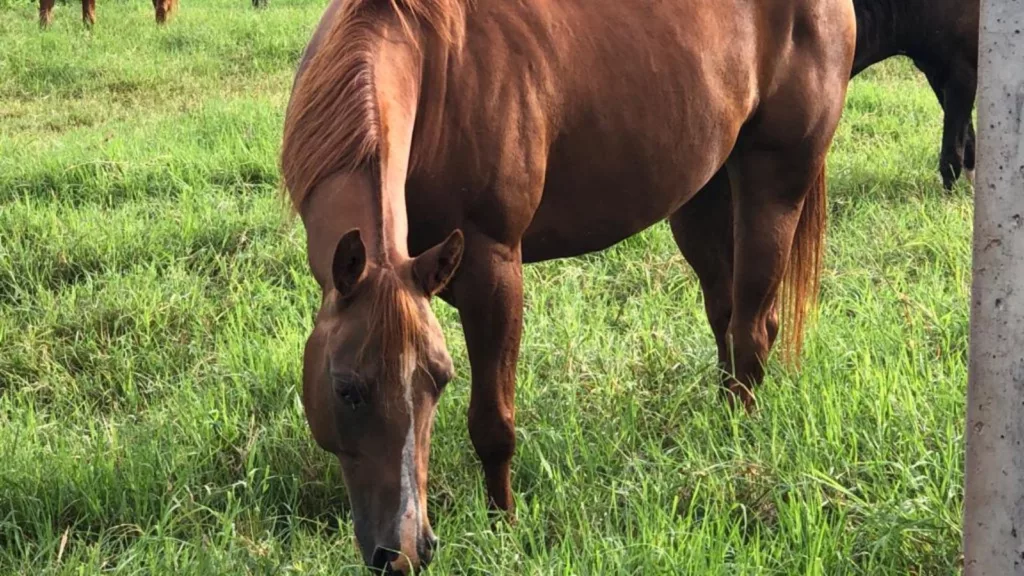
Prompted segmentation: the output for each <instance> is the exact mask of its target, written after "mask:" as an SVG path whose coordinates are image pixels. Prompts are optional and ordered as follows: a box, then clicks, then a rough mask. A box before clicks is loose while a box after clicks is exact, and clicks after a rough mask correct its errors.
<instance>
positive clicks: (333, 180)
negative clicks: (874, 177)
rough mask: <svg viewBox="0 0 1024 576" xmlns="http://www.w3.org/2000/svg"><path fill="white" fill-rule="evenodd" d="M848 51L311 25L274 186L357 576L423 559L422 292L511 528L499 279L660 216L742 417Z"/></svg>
mask: <svg viewBox="0 0 1024 576" xmlns="http://www.w3.org/2000/svg"><path fill="white" fill-rule="evenodd" d="M854 41H855V22H854V14H853V7H852V5H851V4H850V3H849V2H848V1H846V0H677V1H673V2H647V1H641V0H559V1H557V2H556V1H553V0H522V1H519V2H471V1H469V0H395V1H385V0H334V1H333V2H332V3H331V4H330V6H329V7H328V9H327V11H326V13H325V15H324V17H323V19H322V20H321V23H320V25H319V27H318V29H317V30H316V32H315V33H314V36H313V39H312V40H311V42H310V44H309V45H308V47H307V49H306V53H305V55H304V56H303V59H302V61H301V63H300V65H299V70H298V73H297V74H296V78H295V82H294V85H293V89H292V96H291V100H290V102H289V104H288V109H287V113H286V118H285V126H284V141H283V146H282V153H281V167H282V173H283V177H284V182H285V185H286V187H287V189H288V191H289V195H290V199H291V202H292V204H293V206H294V208H295V209H296V211H297V212H298V213H299V215H300V217H301V219H302V222H303V225H304V227H305V230H306V234H307V249H308V258H309V265H310V268H311V270H312V274H313V276H314V278H315V279H316V281H317V282H318V283H319V285H320V287H321V289H322V299H321V303H320V309H319V312H318V313H317V316H316V319H315V324H314V327H313V331H312V333H311V334H310V336H309V339H308V340H307V342H306V347H305V353H304V363H303V393H302V400H303V405H304V407H305V411H306V418H307V420H308V422H309V425H310V429H311V431H312V435H313V437H314V438H315V440H316V442H317V443H318V444H319V445H320V446H321V447H322V448H324V449H325V450H328V451H330V452H332V453H334V454H336V455H337V457H338V459H339V461H340V464H341V468H342V471H343V475H344V480H345V484H346V486H347V488H348V494H349V498H350V501H351V513H352V520H353V525H354V528H355V534H356V539H357V541H358V544H359V547H360V550H361V553H362V556H363V559H364V560H365V562H366V563H367V564H368V565H370V566H371V567H375V568H378V569H383V570H385V571H391V572H398V573H401V572H408V571H410V570H412V569H415V568H417V567H421V566H423V565H425V564H426V563H427V562H429V560H430V559H431V556H432V554H433V552H434V547H435V544H436V538H435V537H434V534H433V532H432V530H431V527H430V522H429V521H428V518H427V508H426V503H427V465H428V460H429V450H430V434H431V428H432V422H433V417H434V412H435V407H436V405H437V402H438V399H439V398H440V396H441V393H442V392H443V390H444V388H445V385H446V384H447V383H448V381H449V380H450V379H451V378H452V374H453V366H452V360H451V358H450V356H449V354H448V351H447V347H446V344H445V341H444V338H443V336H442V333H441V330H440V327H439V326H438V323H437V320H436V318H435V317H434V314H433V313H432V312H431V308H430V299H431V298H432V297H434V296H439V297H440V298H442V299H443V300H445V301H446V302H448V303H450V304H451V305H453V306H455V307H456V308H457V309H458V312H459V315H460V318H461V321H462V329H463V333H464V336H465V338H466V344H467V349H468V353H469V361H470V368H471V380H472V383H471V386H472V393H471V399H470V406H469V415H468V423H469V432H470V437H471V439H472V442H473V445H474V447H475V449H476V452H477V454H478V456H479V458H480V460H481V463H482V465H483V472H484V480H485V484H486V489H487V496H488V501H489V504H490V506H491V507H492V508H494V509H497V510H501V511H507V512H511V511H512V509H513V495H512V491H511V486H510V483H509V480H510V465H511V460H512V456H513V452H514V449H515V444H516V440H515V428H514V422H515V405H514V398H515V373H516V363H517V360H518V355H519V343H520V337H521V332H522V326H523V282H522V265H523V264H524V263H528V262H536V261H541V260H548V259H554V258H563V257H571V256H576V255H580V254H585V253H588V252H594V251H598V250H602V249H604V248H607V247H609V246H612V245H613V244H615V243H617V242H619V241H621V240H623V239H625V238H628V237H630V236H632V235H634V234H636V233H638V232H640V231H642V230H644V229H646V228H648V227H650V226H652V225H653V224H655V223H657V222H659V221H662V220H665V219H667V220H668V221H669V222H670V224H671V228H672V232H673V235H674V237H675V240H676V243H677V244H678V246H679V248H680V250H681V251H682V253H683V255H684V256H685V258H686V260H687V261H688V262H689V263H690V265H691V266H692V267H693V268H694V270H695V271H696V274H697V276H698V278H699V280H700V283H701V286H702V289H703V293H704V297H705V306H706V311H707V315H708V319H709V321H710V324H711V329H712V332H713V334H714V337H715V341H716V344H717V348H718V360H719V363H720V365H721V367H722V374H723V378H722V381H723V384H724V387H723V389H724V390H726V391H727V392H726V394H727V395H728V396H729V398H730V399H734V400H738V401H740V402H742V403H743V404H744V405H746V406H747V407H748V408H752V407H753V405H754V404H753V403H754V396H753V394H752V391H751V389H752V387H753V386H754V385H756V384H758V383H760V382H761V380H762V379H763V377H764V363H765V361H766V359H767V358H768V354H769V351H770V350H771V349H772V347H773V344H774V342H775V340H776V336H777V335H778V333H779V328H780V319H781V326H782V330H783V331H782V334H781V338H780V340H781V342H782V343H783V344H784V345H785V346H784V348H785V349H786V350H788V351H789V352H790V353H791V354H790V357H791V358H795V357H796V355H797V354H799V348H800V342H801V335H802V325H803V322H804V318H805V315H806V313H807V312H808V308H809V307H810V306H811V305H812V304H813V300H814V298H815V294H816V291H817V282H818V278H819V274H820V266H821V250H822V242H823V235H824V228H825V215H826V210H825V176H824V170H825V157H826V154H827V151H828V148H829V146H830V143H831V141H832V137H833V134H834V132H835V129H836V126H837V123H838V122H839V118H840V114H841V112H842V108H843V101H844V98H845V95H846V86H847V83H848V79H849V73H850V68H851V65H852V62H853V52H854ZM777 304H778V305H777ZM777 311H778V313H777ZM780 317H781V318H780Z"/></svg>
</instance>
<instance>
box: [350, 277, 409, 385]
mask: <svg viewBox="0 0 1024 576" xmlns="http://www.w3.org/2000/svg"><path fill="white" fill-rule="evenodd" d="M366 281H367V283H368V285H367V286H365V287H363V290H365V291H366V294H367V297H368V298H370V299H371V300H370V307H369V312H368V317H367V319H366V324H367V326H368V327H369V330H368V333H367V335H366V338H364V340H363V345H362V347H361V349H360V351H359V355H358V361H359V362H360V363H363V362H376V363H378V364H379V369H380V372H379V376H378V379H379V381H380V382H397V381H401V383H402V385H404V386H407V385H408V384H409V383H408V382H406V380H407V379H408V378H409V377H410V376H411V374H409V372H411V370H409V368H408V366H407V364H408V363H415V362H416V360H417V358H416V356H417V353H418V351H419V350H420V348H421V340H422V338H423V331H421V330H419V322H420V315H419V312H418V309H417V305H416V302H415V301H414V300H413V297H412V295H411V294H410V293H409V291H408V290H407V289H406V288H405V286H404V284H403V282H402V280H401V278H400V277H399V276H398V274H397V273H395V271H394V270H391V269H383V270H381V271H380V272H379V273H378V274H375V275H373V276H370V277H368V278H367V280H366ZM372 345H375V346H372ZM369 354H373V355H374V357H373V358H368V355H369Z"/></svg>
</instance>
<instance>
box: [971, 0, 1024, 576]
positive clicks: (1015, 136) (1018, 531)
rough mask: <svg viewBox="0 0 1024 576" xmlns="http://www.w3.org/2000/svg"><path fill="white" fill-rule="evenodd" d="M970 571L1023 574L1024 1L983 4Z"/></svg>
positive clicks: (979, 575) (991, 575) (990, 575)
mask: <svg viewBox="0 0 1024 576" xmlns="http://www.w3.org/2000/svg"><path fill="white" fill-rule="evenodd" d="M979 52H980V54H979V60H978V66H979V78H978V79H979V82H978V87H979V93H978V148H977V158H978V160H977V165H978V171H977V179H976V186H975V197H974V282H973V286H972V289H971V342H970V368H969V370H968V385H967V462H966V471H965V486H964V574H965V575H967V576H1012V575H1024V0H982V2H981V47H980V51H979Z"/></svg>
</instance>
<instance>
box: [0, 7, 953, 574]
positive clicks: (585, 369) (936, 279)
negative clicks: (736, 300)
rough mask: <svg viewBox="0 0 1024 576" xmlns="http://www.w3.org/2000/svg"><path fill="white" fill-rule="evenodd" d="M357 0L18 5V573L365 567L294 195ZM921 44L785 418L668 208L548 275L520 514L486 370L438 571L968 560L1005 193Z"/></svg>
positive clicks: (1, 262) (856, 206)
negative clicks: (746, 380) (709, 293)
mask: <svg viewBox="0 0 1024 576" xmlns="http://www.w3.org/2000/svg"><path fill="white" fill-rule="evenodd" d="M324 4H325V3H324V2H321V1H318V2H313V1H310V0H289V1H287V2H284V1H280V2H276V3H274V2H271V4H270V7H269V9H267V10H260V11H256V10H253V9H252V8H251V5H250V3H249V2H248V1H244V0H194V1H193V2H185V3H183V4H182V5H181V6H180V10H179V11H178V13H177V14H176V15H175V17H174V19H173V20H172V21H171V22H170V23H169V25H168V26H166V27H163V28H158V27H156V26H154V25H153V22H152V19H153V16H152V6H151V4H150V3H149V2H145V1H133V2H127V1H119V0H100V2H99V3H98V4H97V11H98V16H97V25H96V27H95V28H94V29H93V30H92V31H91V32H88V31H86V30H84V29H83V27H82V24H81V21H80V19H79V17H78V6H77V5H76V4H60V5H58V7H57V9H56V12H55V18H54V24H53V26H52V27H51V28H50V29H49V30H48V31H46V32H40V30H39V28H38V24H37V12H36V5H34V4H30V3H27V2H21V1H19V2H13V1H11V0H0V574H93V573H98V572H111V573H118V574H136V573H138V574H200V573H202V574H205V573H210V574H271V573H273V574H278V573H294V574H307V573H308V574H337V573H339V572H341V573H352V574H361V573H363V571H364V569H363V568H362V567H361V560H360V558H359V556H358V553H357V551H356V548H355V546H354V545H353V542H352V531H351V526H350V523H349V519H348V517H347V510H346V508H347V500H346V496H345V491H344V486H343V484H342V481H341V478H340V472H339V470H338V467H337V463H336V462H335V461H334V460H333V457H330V456H329V455H328V454H326V453H324V452H322V451H320V449H319V448H317V447H316V446H315V444H314V443H313V440H312V438H311V437H310V434H309V431H308V428H307V425H306V422H305V420H304V418H303V414H302V408H301V404H300V402H299V397H298V389H299V384H300V382H299V379H300V373H301V364H300V362H301V360H300V358H301V350H302V345H303V342H304V340H305V338H306V336H307V334H308V331H309V328H310V326H311V323H312V314H313V313H314V310H315V307H316V306H317V304H318V299H319V290H318V287H317V286H316V283H315V282H314V280H313V279H312V277H311V275H310V274H309V271H308V267H307V264H306V252H305V237H304V234H303V233H302V230H301V226H300V224H299V223H298V221H297V220H291V219H289V218H288V212H287V208H286V204H285V203H284V202H283V201H282V199H281V198H280V195H279V193H278V170H277V153H278V149H279V145H280V140H281V126H282V121H283V111H284V107H285V104H286V102H287V97H288V90H289V88H290V86H291V82H292V77H293V73H294V67H295V66H296V64H297V62H298V59H299V56H300V54H301V52H302V49H303V47H304V45H305V42H306V41H307V39H308V38H309V35H310V33H311V31H312V29H313V26H314V25H315V23H316V21H317V20H318V18H319V16H320V14H321V11H322V9H323V6H324ZM940 133H941V112H940V110H939V107H938V104H937V103H936V101H935V98H934V96H933V95H932V93H931V91H930V90H929V89H928V86H927V84H926V83H925V80H924V78H923V77H922V76H920V75H919V74H918V73H917V72H915V71H913V69H912V68H911V67H910V66H909V64H908V63H907V62H901V61H897V62H889V63H886V64H885V65H882V66H879V67H876V68H873V69H871V70H869V71H867V72H865V73H864V74H862V75H861V76H859V77H858V78H857V80H855V81H854V82H853V83H852V85H851V88H850V93H849V97H848V100H847V106H846V111H845V113H844V117H843V121H842V123H841V125H840V129H839V132H838V135H837V138H836V141H835V144H834V146H833V152H832V154H831V156H830V159H829V179H830V182H829V189H830V208H829V214H830V227H829V232H828V242H827V252H826V261H825V266H826V270H825V275H824V277H823V281H822V284H823V286H822V294H821V303H820V307H819V312H818V315H817V317H816V320H815V322H814V323H813V325H812V327H811V329H810V331H809V333H808V337H807V342H806V348H805V354H804V359H803V365H802V368H801V370H799V371H796V370H790V369H787V368H784V367H783V366H782V365H781V364H780V363H779V362H778V361H775V360H773V361H772V362H771V363H770V365H769V369H768V376H767V378H766V380H765V385H764V386H763V387H762V388H761V389H760V391H759V401H760V405H761V410H760V412H759V413H758V414H756V415H754V416H753V417H748V416H745V415H741V414H735V415H734V414H731V413H729V412H728V411H727V410H726V409H725V406H724V404H723V402H722V401H721V399H720V397H719V393H718V388H717V374H716V372H715V367H714V358H715V347H714V341H713V339H712V336H711V332H710V329H709V327H708V325H707V321H706V320H705V317H704V311H703V305H702V301H701V296H700V290H699V287H698V285H697V281H696V278H695V277H694V275H693V273H692V272H691V271H690V270H689V268H688V267H687V265H686V264H685V262H684V261H683V259H682V257H681V256H680V255H679V253H678V250H677V249H676V247H675V245H674V243H673V242H672V239H671V234H670V232H669V230H668V227H667V225H664V224H662V225H658V226H657V227H655V228H653V229H651V230H649V231H647V232H645V233H644V234H642V235H640V236H637V237H635V238H633V239H631V240H629V241H627V242H625V243H623V244H621V245H619V246H617V247H615V248H613V249H611V250H609V251H607V252H605V253H602V254H597V255H592V256H588V257H585V258H580V259H574V260H566V261H560V262H553V263H547V264H542V265H535V266H531V267H528V268H527V272H526V278H525V283H526V317H525V333H524V337H523V344H522V354H521V359H520V367H519V387H518V398H517V406H518V411H517V425H518V439H519V448H518V452H517V456H516V459H515V461H514V469H513V488H514V489H515V491H516V497H517V498H518V523H517V524H516V525H515V526H508V525H505V524H499V525H498V526H496V527H494V528H493V529H492V526H491V524H490V522H489V520H488V517H487V514H486V507H485V501H484V495H483V484H482V480H481V472H480V469H479V466H478V465H477V461H476V457H475V455H474V453H473V449H472V446H471V445H470V442H469V438H468V434H467V432H466V417H465V412H466V407H467V401H468V388H469V386H468V380H467V377H468V362H467V359H466V354H465V344H464V341H463V339H462V334H461V331H460V330H459V325H458V319H457V315H456V314H455V312H454V310H453V309H451V308H448V307H447V306H446V305H445V304H443V303H441V302H437V303H436V304H435V309H436V311H437V314H438V317H439V319H440V320H441V323H442V326H443V327H444V330H445V333H446V336H447V339H448V344H449V349H450V350H451V353H452V356H453V358H454V360H455V365H456V369H457V376H456V378H455V380H454V381H453V382H452V383H451V384H450V385H449V386H448V390H447V392H446V393H445V395H444V397H443V398H442V400H441V405H440V408H439V412H438V417H437V421H436V424H435V431H434V440H433V450H432V464H431V479H430V494H431V501H430V508H431V512H432V515H433V516H434V517H435V518H437V520H435V522H434V523H433V524H434V529H435V531H436V532H437V534H438V536H439V537H440V538H441V541H442V545H441V548H440V551H439V553H438V555H437V557H436V559H435V561H434V563H433V564H432V565H431V569H430V573H437V574H579V575H590V574H670V573H672V574H780V575H781V574H785V575H788V574H809V575H810V574H813V575H830V576H831V575H840V574H870V575H875V574H894V575H895V574H899V575H903V574H922V575H923V574H929V575H930V574H950V573H955V572H956V571H957V569H958V567H959V560H960V552H959V548H960V531H961V530H960V522H961V515H962V485H963V474H962V468H963V454H962V451H963V433H964V430H963V421H964V395H965V386H966V374H967V369H966V364H967V339H968V307H967V302H968V295H969V282H970V231H971V216H972V211H971V206H972V196H971V190H970V187H969V185H968V184H967V183H966V182H963V181H961V182H960V183H958V184H957V186H956V187H955V188H954V190H953V191H951V192H946V191H944V190H943V189H942V183H941V181H940V179H939V176H938V174H937V172H936V170H935V166H936V162H937V155H938V148H939V138H940Z"/></svg>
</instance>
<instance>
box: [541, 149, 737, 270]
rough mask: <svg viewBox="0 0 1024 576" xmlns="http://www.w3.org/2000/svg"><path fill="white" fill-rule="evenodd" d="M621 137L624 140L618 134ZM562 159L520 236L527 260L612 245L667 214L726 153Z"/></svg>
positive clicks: (698, 185)
mask: <svg viewBox="0 0 1024 576" xmlns="http://www.w3.org/2000/svg"><path fill="white" fill-rule="evenodd" d="M620 143H621V140H620ZM605 157H606V156H605V155H602V154H595V155H594V156H593V157H592V158H593V159H592V160H591V161H586V162H571V163H568V164H564V163H562V162H560V161H559V160H562V159H560V158H558V157H557V156H556V157H555V158H553V159H552V160H553V161H552V162H551V164H550V168H549V170H548V173H547V175H546V179H545V186H544V193H543V196H542V198H541V202H540V205H539V206H538V208H537V211H536V213H535V214H534V217H533V220H532V221H531V223H530V225H529V227H528V228H527V230H526V233H525V234H524V236H523V239H522V249H523V260H524V261H526V262H537V261H542V260H551V259H555V258H568V257H572V256H579V255H582V254H587V253H590V252H596V251H600V250H604V249H606V248H609V247H611V246H613V245H615V244H617V243H619V242H621V241H623V240H625V239H626V238H629V237H630V236H633V235H634V234H637V233H639V232H641V231H643V230H645V229H647V228H649V227H650V226H652V225H654V224H656V223H658V222H660V221H661V220H664V219H665V218H667V217H668V216H670V215H671V214H672V213H673V212H675V211H676V210H678V209H679V207H680V206H682V205H683V204H684V203H685V202H686V201H687V200H689V199H690V198H692V197H693V196H694V195H695V194H696V193H697V191H698V190H699V189H700V188H701V186H703V185H704V183H705V182H706V181H707V180H708V179H709V178H710V176H711V175H713V174H714V172H715V171H716V170H717V169H718V168H719V167H720V166H721V164H722V162H724V158H701V157H694V156H691V157H689V158H686V157H681V158H680V157H675V156H671V155H669V154H665V155H664V157H662V158H648V159H646V160H639V159H636V160H634V159H629V160H628V161H626V162H622V161H621V160H622V158H621V156H620V158H619V159H620V161H618V162H616V161H603V160H602V158H605Z"/></svg>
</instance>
